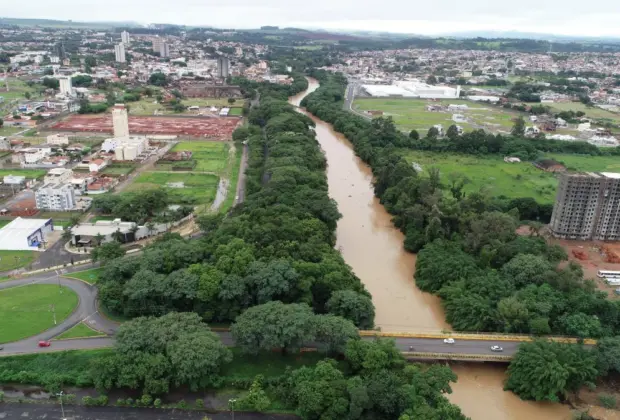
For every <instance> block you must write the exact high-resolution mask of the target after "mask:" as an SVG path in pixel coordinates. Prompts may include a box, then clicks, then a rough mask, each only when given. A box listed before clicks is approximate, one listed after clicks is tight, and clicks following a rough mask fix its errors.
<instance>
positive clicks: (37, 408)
mask: <svg viewBox="0 0 620 420" xmlns="http://www.w3.org/2000/svg"><path fill="white" fill-rule="evenodd" d="M207 402H208V401H207ZM64 409H65V418H67V419H70V420H136V419H140V420H202V419H203V418H204V417H205V415H208V417H209V418H210V419H213V420H230V419H231V413H230V412H227V411H226V412H221V413H206V412H205V411H194V410H175V409H162V408H158V409H155V408H128V407H84V406H79V405H65V406H64ZM62 414H63V413H62V411H61V409H60V406H59V405H49V404H32V403H20V404H9V403H4V404H2V405H1V406H0V419H4V420H28V419H32V420H45V419H48V420H52V419H62V418H63V415H62ZM298 418H299V417H296V416H293V415H284V414H262V413H239V412H235V419H237V420H290V419H298Z"/></svg>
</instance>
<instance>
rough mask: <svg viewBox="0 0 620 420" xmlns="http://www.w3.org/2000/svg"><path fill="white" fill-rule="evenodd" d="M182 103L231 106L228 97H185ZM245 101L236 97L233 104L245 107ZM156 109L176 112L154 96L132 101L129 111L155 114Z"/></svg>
mask: <svg viewBox="0 0 620 420" xmlns="http://www.w3.org/2000/svg"><path fill="white" fill-rule="evenodd" d="M181 103H182V104H183V105H185V107H190V106H199V107H201V108H204V107H211V106H216V107H218V108H219V107H222V106H231V105H230V104H229V103H228V98H185V99H181ZM244 103H245V100H244V99H235V103H234V104H232V106H235V107H243V104H244ZM239 109H241V108H239ZM156 110H157V112H158V114H175V112H173V111H172V110H171V109H169V108H168V107H167V106H166V105H165V104H159V103H157V102H156V100H155V98H154V97H153V98H142V99H140V100H139V101H137V102H131V103H130V104H129V113H130V114H131V115H153V113H154V111H156ZM180 114H183V113H177V115H180Z"/></svg>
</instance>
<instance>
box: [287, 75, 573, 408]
mask: <svg viewBox="0 0 620 420" xmlns="http://www.w3.org/2000/svg"><path fill="white" fill-rule="evenodd" d="M309 82H310V84H309V86H308V89H307V90H306V91H305V92H302V93H300V94H298V95H296V96H293V97H291V98H290V100H289V102H290V103H291V104H293V105H296V106H299V104H300V102H301V100H302V99H303V98H304V96H306V95H308V94H309V93H311V92H312V91H314V90H316V89H317V88H318V86H319V85H318V83H317V81H316V80H313V79H309ZM301 112H304V111H301ZM304 113H305V112H304ZM306 114H307V115H308V116H309V117H311V118H312V120H313V121H314V122H315V123H316V128H315V130H316V134H317V140H318V141H319V143H320V145H321V148H322V149H323V151H324V152H325V157H326V159H327V165H328V168H327V180H328V183H329V195H330V197H331V198H333V199H334V200H336V202H337V203H338V210H339V211H340V213H342V218H341V219H340V220H339V221H338V227H337V230H336V235H337V240H336V247H337V248H338V249H339V250H340V252H341V253H342V255H343V257H344V260H345V261H346V262H347V264H349V265H350V266H351V268H352V269H353V271H354V272H355V274H356V275H357V276H358V277H359V278H360V279H361V280H362V282H363V283H364V285H365V286H366V289H367V290H368V291H369V292H370V294H371V295H372V300H373V303H374V305H375V308H376V317H375V324H376V325H377V326H378V327H380V328H381V330H382V331H418V332H424V331H440V330H442V329H449V328H450V326H449V325H448V324H447V323H446V321H445V317H444V313H443V309H442V307H441V302H440V300H439V299H438V298H437V297H435V296H433V295H430V294H428V293H423V292H422V291H420V290H419V289H418V288H417V287H416V286H415V282H414V280H413V274H414V272H415V255H414V254H411V253H408V252H406V251H405V250H404V248H403V239H404V238H403V234H402V233H401V232H400V231H399V230H398V229H396V228H394V226H393V225H392V222H391V216H390V215H389V214H388V212H387V211H386V210H385V209H384V208H383V206H382V205H381V204H380V203H379V200H378V199H377V198H376V197H375V196H374V192H373V186H372V172H371V170H370V167H369V166H368V165H366V164H365V163H364V162H362V161H361V160H360V159H359V158H358V157H357V156H356V155H355V153H354V151H353V147H352V145H351V143H350V142H349V141H348V140H347V139H346V138H344V136H342V135H340V134H338V133H336V132H335V131H334V130H333V129H332V127H331V125H330V124H327V123H325V122H323V121H321V120H319V119H317V118H315V117H314V116H312V115H310V114H308V113H306ZM451 367H452V369H453V370H454V371H455V373H456V374H457V375H458V377H459V380H458V382H457V383H456V384H454V385H453V386H452V389H453V393H452V394H451V395H450V396H449V398H450V401H452V402H453V403H455V404H457V405H459V406H460V407H461V409H462V410H463V412H464V413H465V414H466V415H467V416H469V417H471V418H472V419H473V420H487V419H489V420H521V419H524V420H548V419H559V420H568V419H570V418H571V416H570V412H569V409H568V408H567V407H566V406H563V405H560V404H541V403H532V402H525V401H521V400H520V399H519V398H518V397H516V396H515V395H514V394H512V393H510V392H505V391H504V390H503V381H504V378H505V366H497V365H489V364H474V363H467V364H465V363H464V364H453V365H452V366H451Z"/></svg>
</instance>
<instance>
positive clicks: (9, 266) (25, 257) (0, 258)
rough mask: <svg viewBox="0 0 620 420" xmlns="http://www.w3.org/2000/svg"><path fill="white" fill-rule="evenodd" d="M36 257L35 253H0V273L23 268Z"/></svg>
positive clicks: (36, 253)
mask: <svg viewBox="0 0 620 420" xmlns="http://www.w3.org/2000/svg"><path fill="white" fill-rule="evenodd" d="M3 222H4V220H3ZM38 256H39V254H38V252H37V251H0V272H3V271H10V270H15V269H17V268H22V267H25V266H27V265H28V264H31V263H32V262H33V261H34V260H36V259H37V257H38Z"/></svg>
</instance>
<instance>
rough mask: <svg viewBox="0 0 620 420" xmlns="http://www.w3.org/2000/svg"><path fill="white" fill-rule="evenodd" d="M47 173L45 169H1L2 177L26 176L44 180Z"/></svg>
mask: <svg viewBox="0 0 620 420" xmlns="http://www.w3.org/2000/svg"><path fill="white" fill-rule="evenodd" d="M46 173H47V171H46V170H45V169H0V177H4V176H5V175H15V176H25V177H26V178H34V179H39V178H43V177H44V176H45V174H46Z"/></svg>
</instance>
